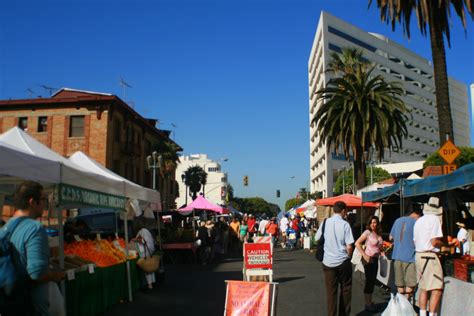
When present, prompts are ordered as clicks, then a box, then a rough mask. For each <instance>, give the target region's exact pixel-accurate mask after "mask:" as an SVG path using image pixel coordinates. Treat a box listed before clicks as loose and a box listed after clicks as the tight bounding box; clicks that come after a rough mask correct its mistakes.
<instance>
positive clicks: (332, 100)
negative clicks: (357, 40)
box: [311, 48, 408, 188]
mask: <svg viewBox="0 0 474 316" xmlns="http://www.w3.org/2000/svg"><path fill="white" fill-rule="evenodd" d="M348 50H349V51H348ZM354 50H355V49H354V48H344V49H343V54H342V55H343V56H356V57H357V56H358V58H359V60H360V61H359V62H354V59H350V60H351V64H349V65H342V64H341V66H342V67H338V68H332V69H331V68H330V70H331V71H333V72H335V75H336V76H335V77H333V78H332V79H330V80H329V82H328V84H327V85H326V87H324V88H322V89H321V90H319V91H317V92H316V94H317V99H318V101H323V102H322V105H321V106H320V107H319V109H318V111H317V112H316V115H315V118H314V119H313V121H312V122H311V124H316V130H317V132H318V134H319V136H320V142H326V145H327V146H328V148H331V146H333V148H334V151H335V152H338V151H340V150H341V149H342V152H343V153H344V155H345V156H346V158H347V159H349V157H350V155H351V154H352V155H353V157H354V166H355V177H356V179H357V187H358V188H361V187H364V186H365V185H366V180H365V169H366V159H367V157H366V155H367V153H368V152H369V151H370V150H371V149H372V148H373V147H375V149H376V150H377V158H378V159H379V160H382V159H383V157H384V151H385V149H389V150H391V149H392V147H395V146H396V147H401V146H402V139H403V138H404V137H405V136H406V135H407V134H408V131H407V127H406V125H405V121H406V120H407V116H406V114H405V113H406V112H407V108H406V107H405V104H404V102H403V100H402V99H401V96H402V95H403V94H404V91H403V89H402V88H401V87H400V85H399V84H398V83H396V82H390V83H389V82H386V81H385V79H384V78H383V77H382V76H380V75H374V74H373V71H374V69H375V68H374V67H373V66H370V65H369V64H368V63H367V62H365V61H363V60H362V59H360V58H361V53H360V51H357V50H355V52H354ZM336 55H337V54H336ZM332 59H333V62H334V63H337V62H338V60H339V61H343V62H344V61H348V59H346V58H341V56H335V55H333V58H332ZM334 63H333V65H334ZM336 69H338V70H337V71H336Z"/></svg>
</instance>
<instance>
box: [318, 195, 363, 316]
mask: <svg viewBox="0 0 474 316" xmlns="http://www.w3.org/2000/svg"><path fill="white" fill-rule="evenodd" d="M333 210H334V214H333V215H332V216H331V217H330V218H328V219H326V220H325V222H326V223H325V224H323V225H325V228H324V240H325V241H324V258H323V271H324V278H325V283H326V297H327V314H328V316H335V315H339V316H343V315H346V316H349V315H350V314H351V296H352V264H351V260H350V258H351V257H352V251H353V245H352V244H353V243H354V238H353V237H352V232H351V227H350V226H349V223H347V222H346V221H345V220H343V219H342V217H343V216H345V212H346V204H345V203H344V202H341V201H338V202H336V203H335V204H334V207H333ZM321 226H322V225H321ZM321 236H322V228H320V229H318V231H317V233H316V237H315V238H316V240H319V239H320V238H321ZM339 287H340V295H339V306H337V301H338V297H337V292H338V288H339ZM338 309H339V313H338V312H337V310H338Z"/></svg>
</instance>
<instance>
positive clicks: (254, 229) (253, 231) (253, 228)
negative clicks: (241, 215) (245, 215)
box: [247, 214, 257, 240]
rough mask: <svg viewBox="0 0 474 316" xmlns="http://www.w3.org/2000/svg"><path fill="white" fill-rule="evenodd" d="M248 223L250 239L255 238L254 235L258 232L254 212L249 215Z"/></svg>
mask: <svg viewBox="0 0 474 316" xmlns="http://www.w3.org/2000/svg"><path fill="white" fill-rule="evenodd" d="M247 225H248V239H250V240H253V237H254V236H255V235H256V234H257V219H256V218H255V216H253V215H252V214H250V215H249V219H248V220H247Z"/></svg>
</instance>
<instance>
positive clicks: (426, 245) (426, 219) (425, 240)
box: [413, 214, 443, 252]
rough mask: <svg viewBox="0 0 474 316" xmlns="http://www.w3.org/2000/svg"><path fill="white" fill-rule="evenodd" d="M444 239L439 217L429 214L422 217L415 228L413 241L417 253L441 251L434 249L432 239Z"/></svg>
mask: <svg viewBox="0 0 474 316" xmlns="http://www.w3.org/2000/svg"><path fill="white" fill-rule="evenodd" d="M439 237H443V230H442V229H441V223H440V221H439V219H438V216H436V215H432V214H428V215H424V216H422V217H420V218H419V219H418V220H417V221H416V223H415V227H414V228H413V241H414V242H415V250H416V252H426V251H434V252H438V251H439V249H438V248H435V247H433V245H432V244H431V239H433V238H439Z"/></svg>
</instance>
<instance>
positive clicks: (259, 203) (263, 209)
mask: <svg viewBox="0 0 474 316" xmlns="http://www.w3.org/2000/svg"><path fill="white" fill-rule="evenodd" d="M229 205H231V206H232V207H233V208H235V209H237V210H239V211H241V212H243V213H251V214H254V215H264V214H265V215H267V216H268V217H271V216H275V215H276V213H277V211H276V210H277V209H278V206H277V207H275V205H274V204H270V203H268V202H267V201H266V200H265V199H263V198H261V197H251V198H238V197H235V198H234V199H233V200H232V201H231V202H229Z"/></svg>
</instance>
